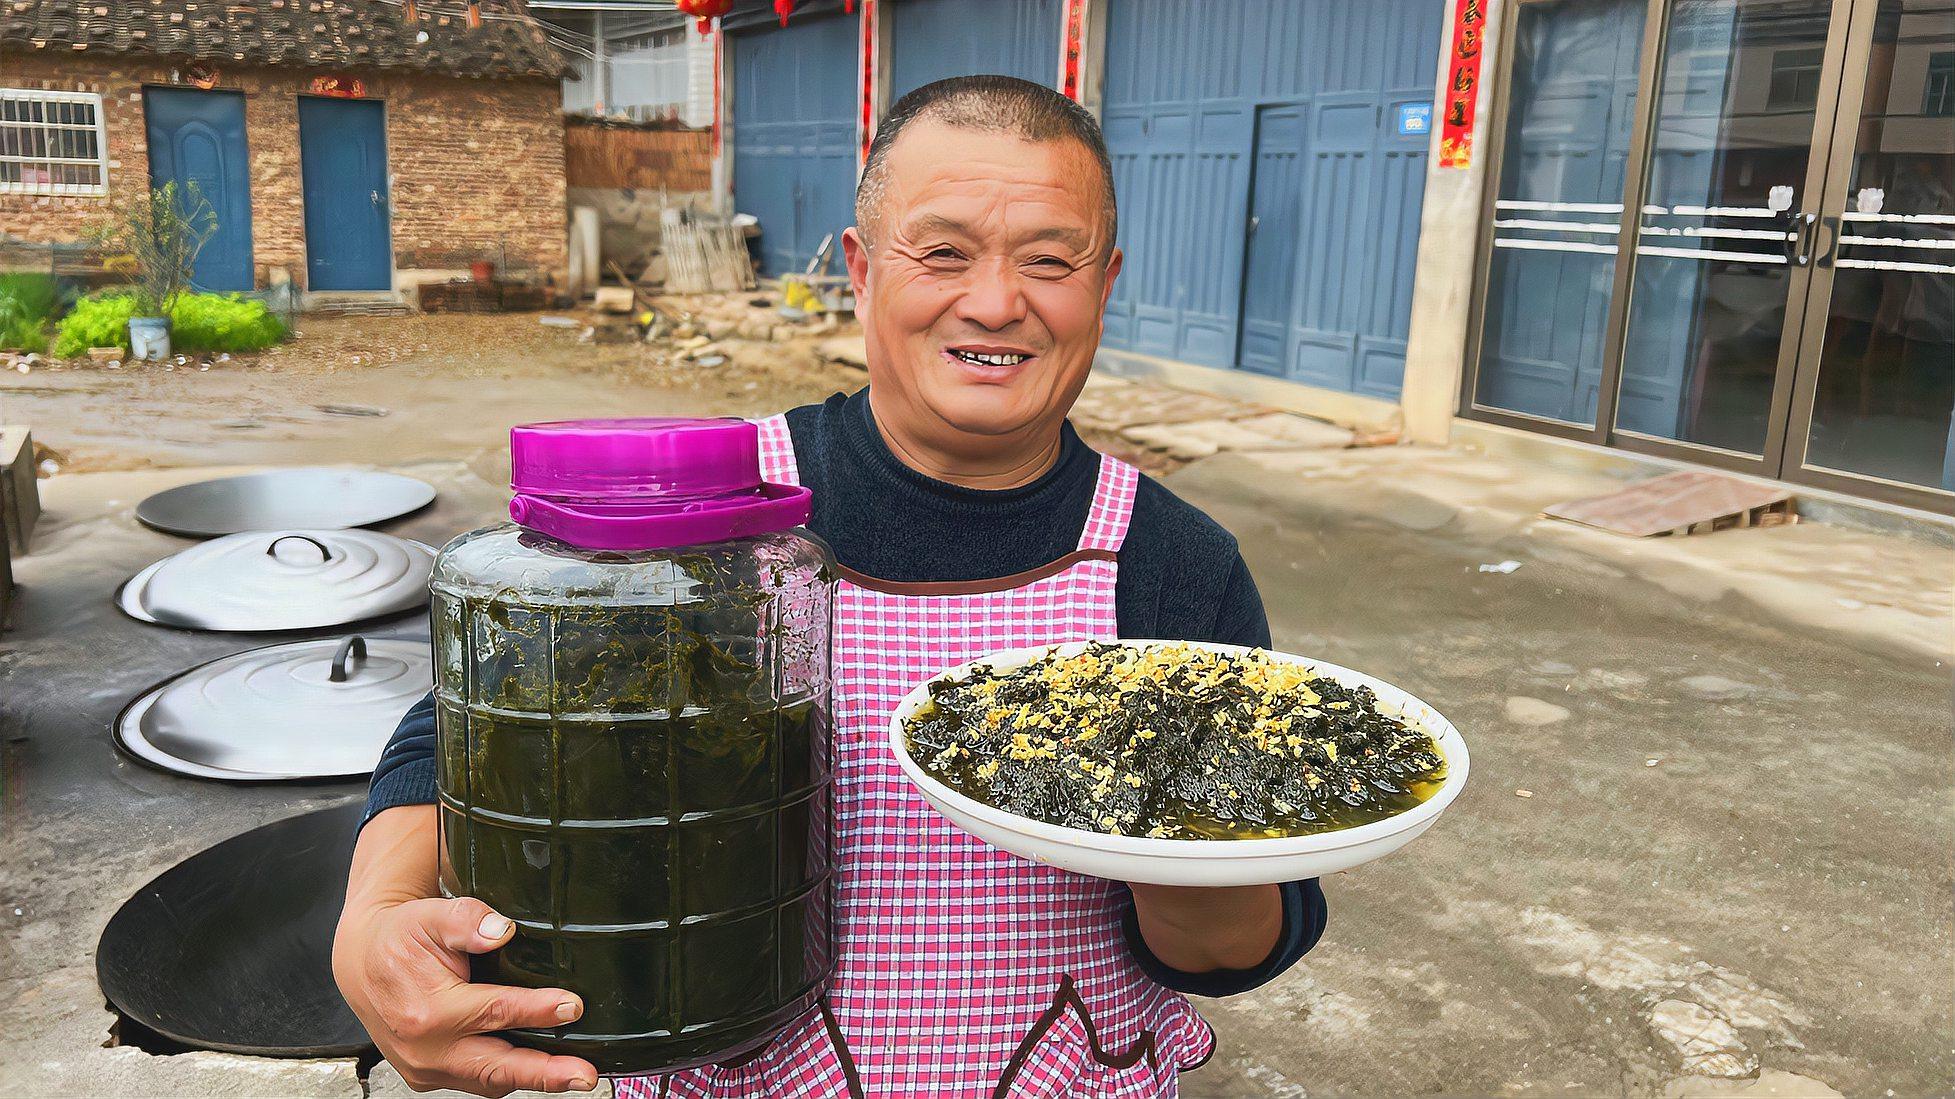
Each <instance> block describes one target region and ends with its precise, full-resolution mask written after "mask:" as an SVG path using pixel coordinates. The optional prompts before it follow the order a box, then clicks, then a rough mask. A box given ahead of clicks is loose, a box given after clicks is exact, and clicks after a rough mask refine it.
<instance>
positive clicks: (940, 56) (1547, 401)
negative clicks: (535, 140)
mask: <svg viewBox="0 0 1955 1099" xmlns="http://www.w3.org/2000/svg"><path fill="white" fill-rule="evenodd" d="M849 8H853V10H852V11H851V10H848V9H849ZM979 9H981V10H982V13H983V18H977V17H975V13H976V12H977V11H978V10H979ZM721 28H722V31H723V34H722V35H721V36H720V40H719V42H718V50H719V55H720V59H721V70H720V87H721V94H720V95H719V96H718V97H717V115H716V117H717V119H718V127H717V128H718V131H719V138H720V140H719V145H718V148H719V150H720V151H719V158H718V165H717V168H716V178H717V179H718V180H719V186H720V190H721V193H722V197H723V199H724V201H726V202H728V203H729V204H730V205H731V206H732V207H733V208H735V209H738V210H740V211H742V212H746V213H751V214H754V215H755V216H757V217H758V218H759V220H760V223H761V248H762V255H763V265H764V267H765V268H766V269H768V270H769V271H770V272H772V273H780V272H782V271H787V270H794V269H798V268H799V267H800V266H801V265H803V264H805V263H806V262H808V260H809V258H810V257H812V256H813V255H815V254H816V252H817V250H818V249H819V248H820V246H821V242H822V241H823V240H825V239H831V238H833V237H834V236H835V235H836V234H839V232H840V231H841V229H842V228H844V227H846V226H847V225H848V224H849V223H850V221H851V220H852V210H851V205H850V203H851V195H852V191H853V187H854V182H855V173H856V171H857V170H858V168H859V165H860V163H861V158H862V154H863V151H864V150H865V148H866V146H867V141H868V138H869V137H870V136H872V135H873V133H874V125H875V121H876V119H877V118H878V117H879V116H880V113H881V112H882V111H884V110H886V109H887V107H888V104H889V103H890V101H891V100H892V99H893V98H894V97H895V96H898V95H901V94H902V93H903V92H905V91H907V90H909V89H911V88H913V87H916V86H919V85H920V84H923V83H926V82H928V81H929V80H934V79H937V78H940V77H943V76H950V75H955V74H959V73H978V72H1000V73H1008V74H1012V75H1017V76H1023V77H1026V78H1027V79H1033V80H1037V81H1039V82H1041V83H1046V84H1049V85H1051V86H1053V87H1055V88H1058V89H1060V90H1061V91H1064V92H1066V93H1067V94H1069V95H1071V96H1073V97H1074V98H1077V99H1079V100H1080V101H1081V102H1082V103H1084V104H1085V105H1086V106H1087V107H1088V108H1089V109H1091V110H1093V111H1094V112H1095V113H1096V114H1097V115H1098V116H1099V118H1100V119H1101V122H1102V125H1103V128H1104V130H1105V133H1106V137H1107V144H1108V146H1109V150H1110V152H1111V153H1112V155H1113V158H1114V163H1115V174H1116V180H1115V182H1116V187H1117V189H1118V192H1119V196H1120V201H1121V241H1120V244H1121V247H1122V248H1123V250H1124V251H1125V253H1126V256H1127V265H1126V269H1125V271H1124V272H1123V274H1122V276H1121V279H1120V281H1119V283H1118V285H1117V286H1116V288H1115V293H1114V297H1113V300H1112V302H1111V304H1110V305H1109V308H1108V316H1107V332H1106V338H1105V340H1104V349H1105V355H1106V357H1107V359H1108V360H1110V361H1113V362H1115V363H1118V364H1121V365H1125V366H1130V367H1133V368H1135V369H1139V370H1143V371H1155V372H1166V373H1171V374H1172V375H1174V376H1175V377H1176V378H1178V379H1180V380H1183V381H1189V382H1193V383H1194V384H1198V385H1202V386H1206V387H1209V388H1213V389H1216V390H1219V391H1227V392H1232V393H1238V394H1243V395H1249V396H1254V397H1257V398H1258V399H1262V400H1266V401H1271V402H1273V403H1278V404H1286V405H1290V406H1293V407H1299V408H1302V409H1304V410H1307V411H1317V412H1324V413H1328V414H1331V415H1335V416H1342V417H1352V418H1360V419H1369V420H1373V421H1376V420H1380V419H1387V418H1390V419H1396V420H1398V421H1399V422H1401V423H1402V425H1403V428H1404V430H1405V432H1406V433H1407V434H1409V435H1410V436H1412V437H1413V438H1416V439H1419V440H1422V441H1443V440H1445V439H1447V438H1449V437H1451V436H1452V435H1453V434H1454V433H1455V432H1457V431H1460V430H1469V431H1475V432H1481V433H1508V432H1522V433H1528V434H1532V435H1537V436H1543V437H1547V438H1552V439H1560V440H1567V441H1570V442H1572V443H1576V444H1579V445H1582V446H1593V447H1601V448H1607V449H1610V450H1614V451H1619V452H1622V453H1624V454H1628V455H1636V456H1646V457H1652V458H1657V459H1676V460H1681V461H1683V462H1686V463H1690V464H1700V465H1707V466H1712V467H1717V468H1722V469H1728V470H1732V471H1735V472H1740V473H1746V474H1751V475H1755V476H1761V477H1766V478H1773V479H1782V480H1786V481H1790V482H1794V483H1796V484H1799V485H1801V486H1802V487H1805V488H1807V489H1818V490H1830V491H1837V492H1842V493H1846V494H1849V495H1852V496H1857V497H1863V498H1876V499H1881V500H1885V501H1888V502H1892V503H1896V504H1901V505H1905V506H1910V507H1916V508H1923V509H1927V510H1931V511H1941V512H1948V511H1951V510H1955V199H1951V194H1955V0H1368V2H1367V3H1363V4H1352V3H1345V2H1342V0H1259V2H1255V3H1251V2H1248V0H1237V2H1233V3H1193V2H1190V0H992V2H989V3H984V4H982V5H979V4H976V3H974V2H972V0H859V2H857V3H854V4H852V5H844V4H843V3H841V2H839V0H835V2H820V0H816V2H803V3H798V4H796V5H795V7H794V11H793V14H792V15H791V16H790V18H789V20H788V24H787V26H786V27H782V26H781V25H780V22H779V20H778V19H777V18H776V17H775V13H774V12H773V11H772V8H771V5H763V4H760V3H757V2H753V0H746V2H742V3H739V4H736V5H735V9H734V11H733V12H732V13H730V14H729V15H728V16H726V17H725V18H724V19H723V20H722V21H721Z"/></svg>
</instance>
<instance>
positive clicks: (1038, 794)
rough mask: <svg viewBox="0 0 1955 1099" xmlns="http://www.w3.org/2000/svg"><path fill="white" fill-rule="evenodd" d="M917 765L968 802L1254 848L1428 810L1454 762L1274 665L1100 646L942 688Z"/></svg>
mask: <svg viewBox="0 0 1955 1099" xmlns="http://www.w3.org/2000/svg"><path fill="white" fill-rule="evenodd" d="M906 732H907V735H908V741H909V749H910V755H911V757H912V758H913V759H915V760H916V761H917V762H918V763H919V764H920V765H922V767H923V768H924V770H925V771H926V772H928V773H929V774H931V775H932V776H934V777H935V778H937V779H939V780H940V781H942V782H944V783H946V784H947V785H949V786H951V787H953V788H955V789H957V790H959V791H961V792H962V793H964V794H966V795H968V796H970V797H973V798H976V799H977V800H979V801H983V802H985V803H986V804H989V805H993V806H996V807H997V808H1000V809H1003V810H1006V811H1007V812H1011V813H1016V814H1018V815H1020V816H1026V817H1031V818H1033V819H1036V820H1043V821H1047V822H1049V823H1052V824H1061V825H1066V826H1068V827H1073V828H1085V829H1090V830H1092V831H1096V832H1108V833H1113V834H1119V835H1145V836H1154V837H1162V838H1171V839H1248V838H1261V837H1270V836H1294V835H1305V834H1308V833H1312V832H1323V831H1330V830H1333V829H1339V828H1349V827H1352V826H1355V825H1359V824H1366V823H1369V822H1371V821H1375V820H1382V819H1384V818H1385V817H1389V816H1392V815H1394V814H1396V813H1400V812H1403V811H1405V810H1407V809H1410V808H1412V807H1413V806H1415V805H1417V804H1419V803H1420V802H1422V801H1424V800H1425V799H1426V798H1428V797H1430V796H1431V795H1432V793H1433V792H1434V791H1435V790H1437V789H1438V787H1439V785H1440V783H1441V782H1442V781H1443V780H1444V778H1445V759H1444V757H1443V756H1442V755H1441V754H1440V752H1439V749H1438V746H1437V745H1436V744H1434V743H1433V741H1432V738H1431V737H1430V736H1428V735H1426V734H1425V733H1424V732H1422V731H1420V730H1418V729H1415V728H1411V727H1408V726H1407V725H1405V724H1404V723H1403V722H1401V721H1398V720H1397V719H1395V718H1392V717H1389V716H1386V715H1384V714H1380V713H1379V712H1378V710H1377V700H1376V698H1375V697H1374V696H1373V695H1372V692H1371V691H1370V689H1369V688H1365V687H1357V688H1349V687H1345V686H1344V685H1342V684H1340V683H1337V682H1336V681H1334V680H1329V679H1324V678H1321V677H1317V676H1313V675H1310V674H1308V672H1307V671H1306V670H1305V669H1302V668H1301V667H1300V666H1298V665H1295V664H1291V663H1287V662H1279V661H1274V660H1271V659H1270V658H1269V657H1268V656H1267V655H1266V654H1262V653H1252V654H1249V655H1246V656H1235V655H1230V654H1220V653H1213V652H1208V651H1206V650H1200V649H1195V648H1192V647H1189V646H1181V645H1173V646H1157V647H1153V648H1150V649H1146V650H1138V649H1134V648H1130V647H1125V646H1115V645H1092V646H1089V647H1088V648H1087V649H1086V650H1085V651H1084V652H1082V653H1080V654H1078V655H1077V656H1073V657H1067V658H1057V657H1053V656H1047V657H1044V658H1042V659H1040V660H1037V661H1034V662H1032V663H1030V664H1027V665H1025V666H1023V667H1021V668H1017V669H1013V670H1010V671H1007V672H994V671H992V670H990V669H988V668H984V669H979V670H978V671H977V673H976V674H973V675H972V676H970V677H969V678H967V679H964V680H962V681H958V682H947V683H938V684H934V685H933V686H932V688H931V700H930V702H929V703H927V704H925V705H924V707H923V708H921V709H920V710H918V711H917V713H916V714H915V715H914V716H913V717H912V718H911V719H910V722H909V725H908V727H907V730H906Z"/></svg>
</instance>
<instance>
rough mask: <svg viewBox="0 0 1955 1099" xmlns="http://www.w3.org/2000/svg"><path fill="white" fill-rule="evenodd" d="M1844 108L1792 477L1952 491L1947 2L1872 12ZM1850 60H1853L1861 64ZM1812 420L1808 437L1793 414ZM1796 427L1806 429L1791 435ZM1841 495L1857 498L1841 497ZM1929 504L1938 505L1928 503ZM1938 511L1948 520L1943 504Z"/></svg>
mask: <svg viewBox="0 0 1955 1099" xmlns="http://www.w3.org/2000/svg"><path fill="white" fill-rule="evenodd" d="M1866 22H1870V24H1871V25H1870V27H1869V28H1868V30H1867V38H1868V45H1867V48H1866V50H1865V53H1866V55H1867V56H1866V61H1865V66H1864V76H1860V75H1859V74H1855V73H1852V72H1851V71H1850V72H1849V79H1850V80H1854V81H1855V82H1856V83H1859V84H1860V85H1861V86H1860V88H1859V92H1860V95H1859V106H1858V109H1857V111H1852V103H1853V96H1852V92H1853V89H1851V88H1849V89H1848V91H1847V93H1846V94H1845V95H1844V96H1843V97H1842V107H1843V108H1845V109H1847V110H1849V111H1852V113H1851V114H1850V116H1849V117H1848V118H1846V119H1843V120H1842V125H1841V127H1840V133H1841V137H1840V139H1839V144H1841V145H1842V146H1843V148H1842V149H1841V153H1840V156H1839V157H1838V158H1837V159H1838V160H1839V162H1840V168H1839V172H1840V173H1841V174H1842V175H1843V176H1844V177H1845V185H1844V187H1843V188H1841V189H1839V190H1838V192H1837V195H1838V198H1837V202H1838V205H1839V209H1838V211H1837V213H1835V212H1834V211H1833V210H1830V209H1829V210H1828V212H1827V214H1826V216H1825V218H1824V224H1823V226H1822V230H1821V237H1820V240H1819V243H1818V247H1819V248H1820V250H1821V253H1820V256H1819V258H1818V261H1817V265H1818V267H1819V268H1820V269H1821V275H1820V278H1821V280H1822V281H1824V280H1825V279H1826V278H1827V277H1828V276H1830V287H1828V286H1821V287H1820V288H1818V289H1817V290H1816V291H1815V294H1814V297H1815V299H1816V300H1815V303H1814V306H1813V311H1814V313H1815V314H1817V319H1816V320H1815V321H1813V322H1811V323H1812V324H1813V326H1814V327H1817V328H1819V329H1820V330H1821V331H1820V332H1819V333H1816V337H1817V338H1809V339H1808V341H1807V350H1808V352H1809V356H1808V357H1809V358H1810V360H1811V361H1812V362H1813V367H1812V369H1811V371H1810V372H1809V373H1810V376H1809V377H1802V378H1801V385H1800V391H1799V400H1798V408H1797V409H1795V419H1794V424H1795V429H1794V435H1795V445H1796V438H1797V437H1799V436H1803V440H1804V452H1803V454H1802V455H1801V456H1800V459H1801V460H1800V461H1798V462H1797V463H1795V465H1797V466H1798V467H1800V472H1806V471H1812V472H1815V473H1834V474H1839V475H1846V476H1854V477H1859V478H1869V479H1877V480H1879V481H1885V482H1889V483H1891V484H1894V485H1898V486H1914V487H1917V488H1925V489H1928V490H1931V491H1934V492H1944V491H1950V490H1955V419H1952V418H1951V412H1952V411H1955V0H1877V2H1876V10H1875V11H1874V12H1873V13H1872V14H1871V18H1870V19H1869V20H1866ZM1856 52H1858V51H1856ZM1802 409H1810V422H1809V424H1803V425H1802V424H1801V419H1802V418H1803V417H1800V416H1799V415H1798V412H1799V410H1802ZM1800 426H1804V428H1805V430H1804V431H1800V430H1798V429H1799V427H1800ZM1843 487H1848V488H1849V489H1851V488H1853V487H1854V486H1851V485H1847V486H1843ZM1910 502H1926V503H1929V505H1930V506H1936V505H1935V503H1934V502H1933V501H1932V500H1929V501H1910ZM1940 506H1942V507H1946V506H1947V505H1946V502H1945V501H1944V502H1943V503H1942V504H1941V505H1940Z"/></svg>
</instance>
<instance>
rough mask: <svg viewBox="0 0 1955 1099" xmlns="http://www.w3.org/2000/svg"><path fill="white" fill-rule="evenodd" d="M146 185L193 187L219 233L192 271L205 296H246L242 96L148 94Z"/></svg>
mask: <svg viewBox="0 0 1955 1099" xmlns="http://www.w3.org/2000/svg"><path fill="white" fill-rule="evenodd" d="M143 114H144V116H145V119H146V121H147V129H148V131H149V182H150V186H152V187H161V186H162V185H163V184H165V183H175V184H176V187H177V191H178V193H179V194H180V195H184V196H186V198H187V196H188V194H189V192H190V190H191V188H192V187H193V186H194V187H195V189H196V192H197V194H198V195H200V196H201V197H202V199H203V201H204V202H206V203H209V204H210V210H211V212H212V213H213V214H215V215H216V217H217V230H216V232H215V233H214V234H213V235H212V236H211V238H210V240H209V242H207V243H206V244H205V245H204V249H203V251H201V252H199V253H197V260H196V263H195V265H194V266H193V267H192V269H191V280H192V282H194V283H195V284H196V286H197V287H198V288H199V289H202V290H249V289H251V288H252V285H253V279H252V270H251V157H250V154H249V153H248V151H247V150H246V148H245V142H244V96H242V95H240V94H238V93H237V92H204V91H196V90H192V89H185V88H146V89H144V91H143Z"/></svg>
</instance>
